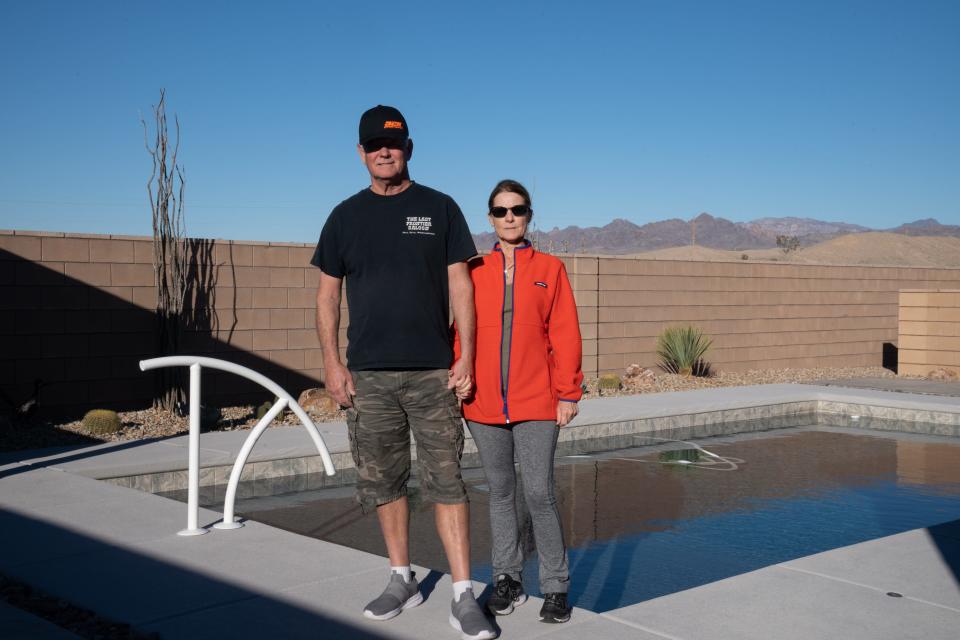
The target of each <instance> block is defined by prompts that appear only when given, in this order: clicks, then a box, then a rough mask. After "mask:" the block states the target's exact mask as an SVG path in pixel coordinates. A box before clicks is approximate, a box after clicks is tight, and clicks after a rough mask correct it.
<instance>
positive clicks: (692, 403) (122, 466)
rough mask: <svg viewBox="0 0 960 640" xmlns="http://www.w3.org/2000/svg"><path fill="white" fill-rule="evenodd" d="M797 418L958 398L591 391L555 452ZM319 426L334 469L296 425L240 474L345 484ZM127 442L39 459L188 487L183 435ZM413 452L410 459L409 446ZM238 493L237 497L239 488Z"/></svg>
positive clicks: (913, 417) (264, 442) (906, 419)
mask: <svg viewBox="0 0 960 640" xmlns="http://www.w3.org/2000/svg"><path fill="white" fill-rule="evenodd" d="M671 401H675V402H671ZM804 420H807V424H809V420H813V421H814V422H815V423H818V424H823V423H829V424H833V425H835V426H852V427H858V428H862V429H881V430H889V429H895V430H899V431H906V432H912V433H923V434H926V435H944V436H960V398H957V397H949V396H946V397H945V396H927V395H918V394H904V393H891V392H887V391H873V390H867V389H845V388H837V387H817V386H814V385H809V384H777V385H758V386H752V387H735V388H717V389H703V390H697V391H682V392H671V393H662V394H644V395H634V396H618V397H614V398H593V399H588V400H584V401H582V402H581V414H580V415H579V416H578V417H577V419H576V420H575V421H574V422H573V423H572V424H571V425H569V426H567V427H565V428H563V429H562V430H561V431H560V438H559V444H558V453H559V454H574V453H587V452H591V451H597V450H600V449H614V448H627V447H631V446H634V445H635V443H636V436H640V435H643V434H648V435H654V434H657V435H671V436H673V437H678V438H686V439H689V438H704V437H710V436H717V435H733V434H736V433H744V432H748V431H756V430H767V429H775V428H782V427H793V426H799V425H800V424H803V421H804ZM895 423H899V424H895ZM317 427H318V429H319V431H320V433H321V434H322V435H323V437H324V439H325V441H326V442H327V446H328V449H329V450H330V453H331V457H332V459H333V462H334V466H335V467H336V469H337V474H336V475H334V476H330V477H325V476H324V475H323V474H322V471H323V465H322V461H321V459H320V456H319V455H318V454H317V452H316V449H315V448H314V447H313V444H312V442H311V441H310V439H309V438H308V437H307V434H306V431H305V430H304V429H303V428H302V427H300V426H283V427H277V426H274V427H271V428H269V429H267V431H266V432H265V434H264V436H263V438H261V440H260V442H258V443H257V446H256V447H255V448H254V450H253V453H252V454H251V456H250V459H249V461H248V463H247V465H246V466H245V468H244V470H243V473H242V475H241V480H242V481H274V482H276V483H278V484H283V483H287V484H289V481H290V479H291V478H296V477H300V476H307V475H309V476H310V479H309V483H307V482H306V481H303V482H301V484H302V486H298V487H295V488H291V489H290V490H296V489H297V488H299V489H319V488H325V487H339V486H344V485H349V484H352V483H353V482H354V480H355V476H354V461H353V457H352V455H351V454H350V451H349V445H348V443H347V436H346V424H345V423H343V422H328V423H321V424H318V425H317ZM911 427H913V428H912V429H911ZM249 433H250V432H249V431H231V432H213V433H205V434H203V435H202V436H201V447H202V448H201V463H200V464H201V470H200V486H202V487H207V486H215V485H224V484H226V482H227V479H228V478H229V476H230V471H231V469H232V464H233V460H234V459H235V457H236V453H237V452H238V451H239V449H240V447H241V446H242V444H243V441H244V440H245V439H246V437H247V435H248V434H249ZM601 440H602V441H603V444H600V442H599V441H601ZM128 444H129V443H111V444H110V445H101V447H102V449H103V452H102V453H100V454H98V455H96V456H92V457H86V458H84V459H82V460H76V461H67V462H64V463H58V462H57V460H56V459H55V458H52V459H45V460H46V462H44V464H51V465H52V466H53V467H54V468H59V469H62V470H64V471H69V472H71V473H77V474H79V475H83V476H86V477H90V478H94V479H97V480H107V481H109V482H112V483H114V484H118V485H120V486H124V487H129V488H133V489H137V490H140V491H147V492H150V493H157V492H165V491H177V490H182V489H185V488H186V487H187V471H186V462H187V457H186V437H185V436H180V437H177V438H172V439H168V440H162V441H157V442H152V443H146V444H144V445H143V446H142V447H134V448H130V449H128V448H126V445H128ZM475 454H476V447H475V445H474V444H473V440H472V438H470V436H469V432H468V433H467V438H466V442H465V445H464V466H465V467H476V466H479V460H478V459H477V456H476V455H475ZM413 456H414V457H416V447H414V448H413ZM0 461H2V459H0ZM281 490H282V487H281ZM240 497H244V495H243V494H242V493H241V494H240Z"/></svg>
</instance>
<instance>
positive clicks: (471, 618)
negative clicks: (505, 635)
mask: <svg viewBox="0 0 960 640" xmlns="http://www.w3.org/2000/svg"><path fill="white" fill-rule="evenodd" d="M450 626H451V627H453V628H454V629H456V630H457V631H459V632H460V634H461V635H460V637H461V638H463V640H490V639H491V638H496V637H497V632H496V631H494V630H493V625H492V624H490V621H489V620H487V617H486V616H485V615H483V611H481V610H480V605H479V604H477V600H476V598H474V597H473V589H467V591H466V593H464V594H463V595H462V596H460V599H459V600H454V601H453V602H451V603H450Z"/></svg>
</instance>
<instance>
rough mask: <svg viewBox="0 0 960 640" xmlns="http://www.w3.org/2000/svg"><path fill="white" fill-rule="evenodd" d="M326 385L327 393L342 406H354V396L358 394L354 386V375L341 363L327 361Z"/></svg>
mask: <svg viewBox="0 0 960 640" xmlns="http://www.w3.org/2000/svg"><path fill="white" fill-rule="evenodd" d="M326 387H327V393H329V394H330V395H331V396H333V399H334V400H336V401H337V404H339V405H340V406H341V407H352V406H353V396H355V395H357V391H356V389H354V387H353V376H351V375H350V370H349V369H347V368H346V367H345V366H343V365H342V364H341V363H339V362H337V363H327V365H326Z"/></svg>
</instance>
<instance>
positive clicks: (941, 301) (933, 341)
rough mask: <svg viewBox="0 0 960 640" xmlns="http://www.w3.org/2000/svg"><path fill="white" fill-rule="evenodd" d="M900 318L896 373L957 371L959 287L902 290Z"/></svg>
mask: <svg viewBox="0 0 960 640" xmlns="http://www.w3.org/2000/svg"><path fill="white" fill-rule="evenodd" d="M899 319H900V322H899V334H900V335H899V346H900V353H899V356H900V368H899V373H901V374H904V375H927V374H928V373H929V372H930V371H932V370H934V369H940V368H943V369H947V370H949V371H954V372H956V373H958V374H960V289H927V290H922V289H904V290H902V291H900V313H899Z"/></svg>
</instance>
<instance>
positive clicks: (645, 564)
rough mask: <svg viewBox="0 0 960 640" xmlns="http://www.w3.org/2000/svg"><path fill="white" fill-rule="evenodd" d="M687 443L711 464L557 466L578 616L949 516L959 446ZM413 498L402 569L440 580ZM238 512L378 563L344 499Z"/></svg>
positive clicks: (749, 439) (635, 455)
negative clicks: (431, 572) (429, 572)
mask: <svg viewBox="0 0 960 640" xmlns="http://www.w3.org/2000/svg"><path fill="white" fill-rule="evenodd" d="M696 445H698V446H699V447H702V448H703V449H705V450H707V451H709V452H711V453H712V454H714V456H709V455H706V454H704V453H703V451H702V450H701V449H698V448H697V446H694V445H691V444H689V443H686V444H685V443H681V442H665V443H661V444H660V445H658V446H655V447H642V448H637V449H628V450H620V451H611V452H603V453H598V454H592V455H586V456H570V457H565V458H558V459H557V466H556V485H557V497H558V506H559V509H560V514H561V518H562V520H563V525H564V535H565V539H566V541H567V544H568V547H569V559H570V571H571V592H570V593H571V599H572V601H573V602H574V603H575V604H576V605H577V606H580V607H583V608H586V609H590V610H593V611H598V612H599V611H608V610H611V609H615V608H618V607H622V606H626V605H630V604H635V603H637V602H642V601H644V600H649V599H651V598H656V597H659V596H662V595H666V594H670V593H674V592H677V591H681V590H684V589H689V588H692V587H696V586H698V585H702V584H706V583H709V582H713V581H716V580H721V579H723V578H727V577H731V576H734V575H738V574H741V573H745V572H748V571H753V570H755V569H760V568H762V567H765V566H768V565H771V564H776V563H779V562H784V561H787V560H791V559H796V558H800V557H803V556H806V555H810V554H814V553H818V552H821V551H826V550H829V549H834V548H837V547H842V546H846V545H851V544H855V543H858V542H863V541H866V540H870V539H873V538H878V537H882V536H887V535H891V534H895V533H900V532H903V531H908V530H910V529H916V528H921V527H928V526H932V525H935V524H939V523H943V522H947V521H951V520H956V519H958V518H960V442H957V441H956V440H952V439H949V438H938V437H931V436H914V435H908V434H888V433H880V432H865V431H859V432H858V431H856V430H852V429H840V428H831V427H811V428H806V429H783V430H777V431H772V432H764V433H759V434H749V435H742V436H731V437H717V438H707V439H702V440H698V441H697V442H696ZM717 456H718V457H717ZM685 462H686V463H685ZM465 474H466V476H467V480H468V486H469V494H470V500H471V538H472V540H471V553H472V557H473V563H474V564H473V577H474V579H476V580H479V581H482V582H489V581H490V580H491V577H492V576H491V572H492V568H491V566H490V564H489V553H490V537H489V520H488V517H487V509H488V500H487V493H486V490H485V484H484V479H483V477H482V473H480V472H479V471H475V472H472V473H471V472H465ZM410 500H411V505H412V513H411V536H410V537H411V559H412V561H413V562H414V563H415V564H419V565H423V566H428V567H432V568H435V569H438V570H441V571H446V570H447V563H446V559H445V558H444V555H443V551H442V547H441V546H440V542H439V540H438V539H437V536H436V533H435V530H434V527H433V515H432V512H431V508H430V506H429V505H427V504H422V503H421V502H420V501H419V496H418V493H417V491H416V488H415V487H414V488H413V489H412V491H411V497H410ZM518 508H519V509H520V511H521V513H522V512H523V505H522V503H521V504H519V505H518ZM237 512H238V513H241V514H243V515H244V516H245V517H247V518H250V519H253V520H258V521H261V522H264V523H267V524H270V525H274V526H278V527H280V528H283V529H287V530H290V531H295V532H297V533H301V534H304V535H309V536H313V537H316V538H320V539H323V540H328V541H330V542H335V543H337V544H343V545H346V546H350V547H354V548H358V549H363V550H365V551H369V552H372V553H377V554H380V555H384V556H385V555H386V554H385V549H384V546H383V541H382V539H381V538H380V532H379V526H378V523H377V520H376V516H375V515H373V514H366V515H365V514H363V513H362V512H361V511H360V509H359V507H358V506H357V505H356V503H355V502H354V501H353V499H352V488H350V487H343V488H339V489H326V490H319V491H311V492H303V493H298V494H292V495H286V496H273V497H261V498H252V499H248V500H243V501H238V503H237ZM524 535H525V540H526V545H525V547H526V548H527V550H528V560H527V563H526V566H525V569H524V576H523V578H524V585H525V587H526V589H527V591H529V592H531V593H534V594H539V590H538V588H537V561H536V553H535V550H534V549H535V543H534V541H533V538H532V534H531V532H530V531H529V529H525V531H524Z"/></svg>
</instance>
